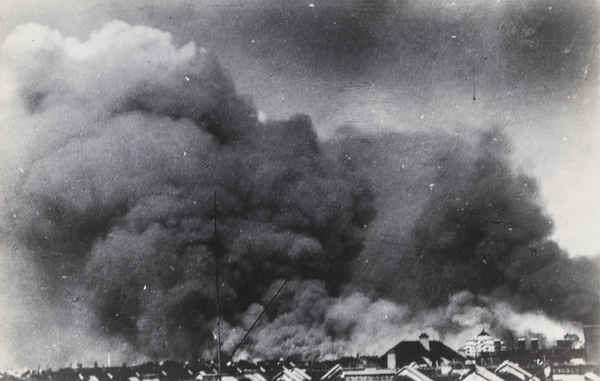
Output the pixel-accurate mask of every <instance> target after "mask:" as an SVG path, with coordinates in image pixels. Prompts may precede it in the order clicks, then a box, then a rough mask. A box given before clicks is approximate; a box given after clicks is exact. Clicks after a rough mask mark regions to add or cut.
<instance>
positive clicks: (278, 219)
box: [4, 22, 374, 359]
mask: <svg viewBox="0 0 600 381" xmlns="http://www.w3.org/2000/svg"><path fill="white" fill-rule="evenodd" d="M32 42H37V43H32ZM4 53H5V62H4V65H5V70H7V72H8V75H9V78H11V79H12V80H13V81H14V82H13V84H14V88H13V90H14V95H15V98H16V101H15V103H14V104H13V106H15V107H17V110H18V111H19V113H20V114H18V115H15V117H14V119H13V120H11V121H10V122H11V124H9V125H8V126H10V127H9V128H15V125H18V127H19V128H22V129H23V131H24V132H25V133H26V134H30V135H31V136H30V139H29V140H27V141H26V143H25V144H24V145H23V147H22V148H23V150H24V152H26V154H25V155H24V157H22V158H21V161H20V162H18V163H15V164H14V165H17V166H18V168H20V171H21V172H22V176H21V177H20V178H19V180H18V181H17V182H16V183H15V184H12V186H13V187H14V192H13V193H12V194H11V196H10V199H9V200H8V201H9V202H10V203H9V205H11V208H10V210H9V213H8V215H7V216H6V217H7V219H8V222H7V223H8V224H9V227H10V230H11V232H12V234H14V236H16V237H17V238H18V240H19V242H20V244H21V245H22V246H23V247H25V248H27V255H28V258H29V260H31V261H32V263H34V264H35V266H36V268H37V270H38V271H39V272H40V274H41V278H42V279H41V280H40V281H41V282H42V284H43V289H45V290H46V291H47V294H48V296H49V297H51V298H56V299H57V300H59V299H64V298H69V299H73V300H81V302H82V303H83V304H84V305H85V306H87V307H88V308H89V309H90V310H91V311H92V312H93V313H94V315H95V318H94V319H93V320H94V321H92V322H91V324H95V325H96V326H97V327H98V328H100V329H101V330H102V331H103V332H104V333H105V334H107V335H109V336H116V337H121V338H125V339H126V341H127V342H128V343H130V344H131V345H133V346H134V348H136V350H138V351H139V352H140V353H144V354H146V355H148V356H150V357H151V358H156V359H160V358H175V357H186V358H197V356H200V355H205V354H206V353H210V352H211V350H212V348H213V347H214V344H213V339H212V336H213V332H212V330H213V328H212V327H213V326H214V324H213V319H215V317H216V309H215V295H214V292H215V290H214V276H215V263H214V250H215V249H217V250H218V255H219V262H220V266H221V267H222V270H221V271H222V285H221V287H222V290H221V292H222V309H221V311H222V314H223V318H224V319H225V322H227V323H230V324H232V325H234V324H237V322H238V320H239V319H240V316H241V315H240V313H241V312H242V311H245V309H246V308H247V307H248V306H250V305H251V304H252V303H254V302H257V301H260V300H261V298H262V297H263V294H264V292H265V291H267V290H268V289H269V287H271V284H272V283H273V282H274V281H275V280H278V279H284V278H297V279H319V280H321V281H324V282H325V284H326V289H327V293H332V294H335V293H337V292H338V290H339V286H340V285H341V284H342V283H343V282H344V281H347V279H348V278H347V274H346V263H347V262H348V260H349V259H351V258H353V257H354V256H356V255H357V254H358V252H359V251H360V249H361V243H362V240H363V235H364V229H365V226H366V224H367V223H368V222H370V221H371V220H372V218H373V216H374V211H373V208H372V205H371V204H372V195H371V193H370V191H369V188H368V186H367V185H366V183H365V182H364V181H363V180H361V179H360V178H359V177H357V176H356V175H355V174H353V173H352V172H351V171H349V170H348V169H347V168H346V167H345V166H344V165H343V164H342V163H339V162H337V160H336V158H335V157H330V156H327V155H324V154H323V153H322V152H321V147H320V144H319V142H318V141H317V136H316V133H315V132H314V128H313V125H312V122H311V121H310V119H309V118H308V117H306V116H302V115H299V116H295V117H292V118H291V119H289V120H284V121H271V122H267V123H260V122H258V120H257V117H256V114H257V113H256V111H255V109H254V108H253V106H252V105H251V103H250V102H249V101H248V100H246V99H244V98H242V97H240V96H238V95H237V94H236V92H235V89H234V86H233V84H232V82H231V80H230V79H229V77H228V76H227V75H226V74H225V73H224V72H223V70H222V69H221V67H220V66H219V64H218V63H217V62H216V60H215V59H214V57H212V56H211V55H210V54H209V53H207V52H205V51H203V50H201V49H197V48H196V46H195V45H194V44H193V43H191V44H188V45H186V46H184V47H181V48H176V47H174V46H173V45H172V43H171V37H170V36H169V35H168V34H166V33H163V32H160V31H157V30H153V29H150V28H145V27H132V26H129V25H127V24H125V23H121V22H112V23H110V24H107V25H106V26H104V27H103V28H102V29H101V30H99V31H97V32H94V33H93V34H92V35H91V36H90V38H89V40H88V41H85V42H83V43H81V42H79V41H77V40H74V39H72V38H63V37H62V36H61V35H60V34H59V33H58V32H56V31H51V30H49V29H48V28H45V27H41V26H38V25H33V24H31V25H25V26H21V27H19V28H18V29H17V31H16V32H15V33H14V34H13V35H12V36H10V37H9V38H8V39H7V41H6V43H5V45H4ZM45 73H52V75H45ZM5 128H6V127H5ZM28 136H29V135H28ZM13 169H16V168H13ZM214 190H216V191H217V201H218V205H217V211H218V217H219V218H218V220H217V228H218V230H219V241H218V246H216V247H215V245H214V242H213V229H212V227H213V214H212V210H213V205H212V201H213V198H212V195H213V191H214ZM61 280H68V283H67V284H65V283H66V282H61ZM206 351H208V352H206Z"/></svg>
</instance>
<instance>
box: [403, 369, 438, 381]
mask: <svg viewBox="0 0 600 381" xmlns="http://www.w3.org/2000/svg"><path fill="white" fill-rule="evenodd" d="M397 374H398V375H399V376H404V377H408V378H410V379H411V380H412V381H432V379H431V378H429V377H427V376H426V375H424V374H423V373H421V372H419V371H418V370H417V369H415V368H413V367H411V366H405V367H403V368H402V369H400V370H399V371H398V373H397Z"/></svg>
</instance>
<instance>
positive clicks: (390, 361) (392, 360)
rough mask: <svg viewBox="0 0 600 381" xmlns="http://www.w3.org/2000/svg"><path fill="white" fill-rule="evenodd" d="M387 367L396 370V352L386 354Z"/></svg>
mask: <svg viewBox="0 0 600 381" xmlns="http://www.w3.org/2000/svg"><path fill="white" fill-rule="evenodd" d="M387 367H388V369H396V352H394V350H391V351H389V352H388V353H387Z"/></svg>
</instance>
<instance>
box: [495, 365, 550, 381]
mask: <svg viewBox="0 0 600 381" xmlns="http://www.w3.org/2000/svg"><path fill="white" fill-rule="evenodd" d="M495 373H500V374H502V377H504V378H506V377H505V374H511V375H513V376H515V377H517V378H518V379H519V380H521V381H540V379H539V377H536V376H534V375H533V374H531V373H529V372H528V371H526V370H525V369H523V368H521V367H520V366H519V365H517V364H515V363H513V362H510V361H508V360H506V361H504V362H503V363H502V364H500V365H499V366H498V368H496V370H495Z"/></svg>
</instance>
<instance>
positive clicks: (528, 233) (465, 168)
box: [338, 129, 600, 319]
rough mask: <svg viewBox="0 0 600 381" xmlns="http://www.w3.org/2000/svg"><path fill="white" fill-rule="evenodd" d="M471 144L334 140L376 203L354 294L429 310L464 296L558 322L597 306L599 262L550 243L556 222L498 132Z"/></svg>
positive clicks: (399, 138) (425, 139)
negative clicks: (496, 299)
mask: <svg viewBox="0 0 600 381" xmlns="http://www.w3.org/2000/svg"><path fill="white" fill-rule="evenodd" d="M346 135H348V133H346ZM350 135H351V134H350ZM471 140H473V139H471V138H463V137H458V135H454V136H453V135H449V134H443V133H438V134H427V135H426V134H416V133H413V134H387V135H386V136H384V137H365V136H362V135H360V134H358V135H357V136H350V137H349V138H345V139H342V140H340V142H339V148H338V149H340V151H341V154H342V155H345V156H346V157H347V158H348V160H349V161H351V162H352V164H351V165H352V166H355V169H356V170H357V171H358V172H359V173H363V174H364V175H365V176H367V177H368V178H369V179H370V181H371V183H372V184H374V187H375V193H376V195H377V196H378V198H377V203H376V205H377V209H378V211H379V212H378V213H379V215H378V218H377V219H376V220H375V221H374V223H373V224H372V225H371V227H370V229H369V233H368V235H367V243H366V248H365V250H364V251H363V252H362V253H361V256H360V260H359V261H356V264H355V266H354V271H355V275H354V278H355V279H356V282H357V283H358V284H360V286H359V289H360V290H362V291H364V292H373V293H374V294H375V295H377V296H378V297H382V296H383V297H387V298H391V299H393V300H396V301H397V302H400V303H409V304H414V305H418V306H428V307H433V306H439V305H442V304H446V303H447V301H448V298H449V297H451V296H452V295H454V294H456V293H457V292H460V291H469V292H471V293H474V294H481V295H495V296H497V297H499V298H501V299H503V300H509V301H511V303H512V304H513V305H514V306H517V307H518V308H519V309H521V308H524V309H529V310H536V309H538V310H541V311H545V312H546V313H548V314H549V315H550V316H554V317H557V318H561V319H573V318H575V317H576V316H578V315H580V314H581V313H582V312H584V311H586V309H589V307H590V306H591V305H592V304H593V303H594V301H595V300H597V298H598V289H600V283H599V276H598V261H597V260H595V261H592V260H589V259H586V258H581V259H571V258H569V257H568V255H567V254H566V253H565V252H563V251H562V250H561V249H560V248H559V247H558V246H557V245H556V243H554V242H552V241H551V240H549V237H550V235H551V233H552V220H551V218H550V217H549V216H548V215H547V214H546V213H545V212H544V211H543V210H542V208H541V206H540V201H539V195H538V189H537V185H536V181H535V179H533V178H531V177H529V176H527V175H524V174H520V173H516V172H515V170H514V169H513V168H512V166H511V165H510V162H509V158H510V144H509V141H508V138H507V137H506V136H505V135H504V134H503V133H502V131H501V130H500V129H490V130H485V131H483V132H482V133H481V134H480V136H479V137H476V138H475V140H476V141H475V142H472V143H469V141H471ZM398 274H402V276H401V278H399V276H398Z"/></svg>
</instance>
